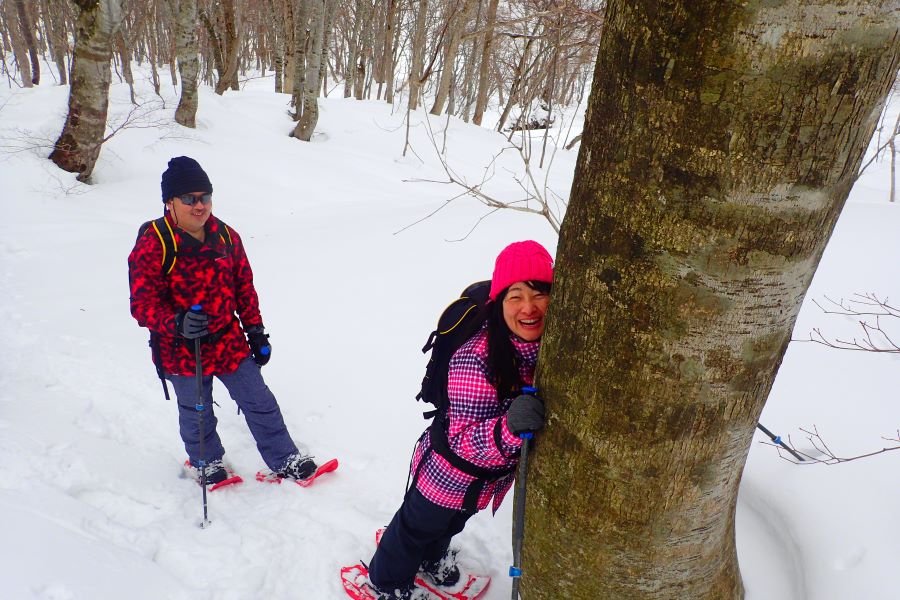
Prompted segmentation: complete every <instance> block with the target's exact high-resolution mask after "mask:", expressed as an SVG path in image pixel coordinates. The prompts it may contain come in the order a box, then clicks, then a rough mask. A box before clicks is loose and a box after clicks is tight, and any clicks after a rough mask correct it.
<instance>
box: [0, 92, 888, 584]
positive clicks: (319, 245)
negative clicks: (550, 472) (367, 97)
mask: <svg viewBox="0 0 900 600" xmlns="http://www.w3.org/2000/svg"><path fill="white" fill-rule="evenodd" d="M271 88H272V83H271V80H269V79H256V80H253V81H251V82H250V83H248V85H247V86H246V89H245V90H244V91H242V92H240V93H233V92H228V93H226V95H225V96H224V97H219V96H216V95H214V94H213V93H212V92H211V91H210V90H209V89H206V88H204V89H203V90H202V91H201V96H200V112H199V115H198V127H197V129H196V130H193V131H191V130H186V129H183V128H181V127H179V126H177V125H175V124H173V123H172V122H171V115H172V113H173V111H174V108H175V106H176V104H177V98H176V96H175V93H174V91H173V90H172V88H171V86H168V87H167V88H166V89H165V91H164V92H163V93H164V102H163V101H161V100H160V99H159V98H157V97H155V96H153V94H152V88H150V86H149V85H148V83H147V81H146V80H141V81H139V82H138V90H137V92H138V95H139V97H140V99H141V101H142V102H143V103H145V106H146V107H149V109H151V110H145V111H144V112H143V113H142V115H141V116H140V119H141V120H140V121H138V122H137V123H132V124H131V125H130V126H128V127H126V128H124V129H122V130H120V131H119V132H118V133H116V135H115V136H114V137H113V138H112V139H111V140H110V141H109V142H108V143H107V144H105V145H104V147H103V151H102V153H101V156H100V160H99V162H98V164H97V167H96V169H95V172H94V185H92V186H86V185H82V184H79V183H77V182H75V180H74V176H73V175H70V174H67V173H64V172H61V171H59V170H58V169H56V167H55V166H54V165H53V164H52V163H51V162H49V161H48V160H46V159H45V156H46V155H47V154H48V153H49V144H51V143H52V141H53V140H54V139H55V137H56V136H57V135H58V133H59V130H60V128H61V126H62V123H63V120H64V117H65V110H66V100H67V94H68V88H63V87H53V86H51V85H44V86H41V87H39V88H35V89H30V90H22V89H12V90H10V89H8V88H0V199H2V206H3V214H4V218H3V220H2V224H0V290H3V294H2V297H0V323H2V324H3V332H4V339H5V343H3V344H2V345H0V597H2V598H4V599H10V600H27V599H41V600H76V599H77V600H81V599H84V600H107V599H119V598H129V599H148V600H150V599H152V600H159V599H180V598H185V599H191V600H195V599H216V600H226V599H227V600H232V599H234V600H237V599H242V600H243V599H266V600H280V599H285V600H286V599H289V598H290V599H297V598H302V599H311V600H332V599H333V600H338V599H340V598H342V597H344V594H343V591H342V590H341V587H340V584H339V581H338V570H339V568H340V566H341V565H344V564H349V563H351V562H355V561H357V560H359V559H364V560H368V558H369V557H370V556H371V553H372V551H373V546H374V542H373V533H374V531H375V529H376V528H377V527H379V526H381V525H383V524H385V523H386V522H387V521H388V520H389V519H390V517H391V515H392V514H393V511H394V510H395V509H396V508H397V506H398V505H399V502H400V499H401V496H402V494H403V491H404V485H405V482H406V472H407V464H408V459H409V455H410V452H411V450H412V445H413V442H414V441H415V439H416V438H417V437H418V435H419V433H420V431H421V429H422V428H423V425H424V422H423V421H422V419H421V417H420V409H421V408H422V406H421V405H417V404H416V403H415V402H414V400H413V397H414V395H415V393H416V391H417V387H418V384H419V381H420V379H421V375H422V370H423V367H424V358H423V356H422V355H421V353H420V352H419V349H420V348H421V346H422V344H423V343H424V340H425V337H426V335H427V333H428V332H429V331H430V329H431V327H432V326H433V323H434V320H435V318H436V316H437V314H438V313H439V311H440V310H441V309H442V308H443V307H444V306H445V305H446V303H447V302H448V300H449V299H450V298H452V297H454V296H455V295H456V294H457V293H458V292H459V291H461V289H462V288H463V287H464V286H465V285H466V284H467V283H469V282H471V281H473V280H476V279H483V278H488V277H489V276H490V271H491V266H492V261H493V257H494V256H495V255H496V253H497V252H498V251H499V250H500V249H501V248H502V247H503V246H505V245H506V244H507V243H509V242H511V241H515V240H520V239H528V238H533V239H537V240H539V241H541V242H542V243H544V244H545V245H546V246H547V247H548V248H551V249H552V248H555V246H556V238H555V234H554V233H553V231H552V229H551V228H550V227H549V226H548V225H547V224H546V223H545V222H544V221H543V220H541V219H540V218H539V217H536V216H533V215H524V214H519V213H513V212H511V211H502V212H499V213H495V214H492V215H490V216H489V217H488V218H486V219H484V220H483V221H481V222H479V219H480V218H481V217H483V216H484V215H486V214H487V213H488V210H487V209H486V208H485V207H483V206H481V205H479V204H477V203H476V201H475V200H472V199H468V198H462V199H458V200H455V201H454V202H451V203H449V204H446V203H447V200H449V199H450V198H452V197H455V196H456V195H457V194H458V193H459V189H458V188H454V187H453V186H450V185H444V184H439V183H427V182H423V180H426V181H427V180H437V181H440V180H444V179H445V176H444V173H443V170H442V168H441V167H440V165H439V162H438V161H437V159H436V155H435V150H434V147H433V144H432V142H431V141H429V138H428V135H427V131H428V128H427V127H426V126H425V125H424V119H425V114H424V111H419V112H417V113H415V114H414V115H413V117H412V127H411V129H410V139H411V143H412V150H413V151H414V152H413V151H411V152H407V155H406V156H405V157H404V156H402V154H403V147H404V138H405V135H406V128H405V123H404V117H405V113H404V112H403V111H393V112H392V109H391V107H390V106H388V105H386V104H384V103H380V102H376V101H366V102H357V101H355V100H344V99H328V100H325V101H324V102H322V114H321V119H320V121H319V127H318V129H317V133H316V136H315V137H314V139H313V143H309V144H307V143H301V142H298V141H296V140H294V139H291V138H289V137H288V136H287V133H288V132H289V131H290V129H291V128H292V123H291V121H290V119H289V118H288V116H287V97H286V96H283V95H276V94H274V93H273V92H271V91H270V89H271ZM129 109H130V104H129V102H128V93H127V87H126V86H124V85H122V84H119V83H116V84H115V85H114V86H113V89H112V106H111V117H112V121H113V122H114V124H115V123H121V122H122V120H123V118H124V116H125V115H126V114H127V113H128V111H129ZM890 122H893V121H892V120H891V121H890ZM431 123H432V125H431V127H432V129H433V130H434V132H435V134H434V135H435V136H436V140H435V141H436V143H437V146H438V147H442V146H443V145H444V143H445V138H444V136H445V133H446V147H447V156H448V160H449V162H450V164H451V165H452V166H453V168H454V169H456V170H457V171H459V172H460V173H463V174H465V175H466V176H467V177H469V178H470V179H471V180H473V181H477V180H480V179H481V178H482V174H483V170H484V168H485V166H486V165H487V164H488V163H489V162H490V160H491V158H492V157H494V156H496V155H498V154H499V158H498V160H497V163H496V168H495V169H494V175H493V178H492V179H491V180H490V182H489V184H488V185H489V188H490V190H491V192H492V194H494V195H495V196H497V197H499V198H518V197H521V195H522V194H521V190H520V188H519V186H518V184H517V183H516V181H515V179H514V174H515V173H520V172H521V166H520V161H519V159H518V157H517V155H516V154H515V153H513V152H509V151H507V152H503V153H500V150H501V149H502V148H504V147H505V142H504V140H503V137H502V136H500V135H499V134H496V133H494V132H492V131H490V130H488V129H485V128H479V127H474V126H469V125H465V124H463V123H461V122H460V121H458V120H456V119H449V121H448V120H447V119H446V118H441V119H437V118H434V119H432V121H431ZM141 124H144V125H154V124H155V125H154V126H151V127H138V126H137V125H141ZM445 129H446V132H445ZM576 129H577V128H576ZM576 152H577V148H576V150H573V151H565V150H560V151H559V152H557V153H556V155H555V158H554V160H553V166H552V169H551V170H550V173H549V178H548V182H549V186H550V188H552V189H553V190H555V191H556V193H558V194H560V195H563V196H567V195H568V189H569V186H570V184H571V177H572V171H573V168H574V163H575V159H576ZM178 155H189V156H192V157H194V158H196V159H198V160H199V161H200V163H201V164H202V165H203V166H204V168H205V169H206V171H207V172H208V173H209V175H210V178H211V179H212V181H213V185H214V187H215V213H216V214H217V215H218V216H219V217H221V218H222V219H224V220H225V221H226V222H228V223H229V224H230V225H232V226H233V227H235V228H236V229H237V230H238V231H239V232H240V233H241V235H242V236H243V239H244V242H245V244H246V246H247V249H248V253H249V255H250V259H251V262H252V263H253V267H254V271H255V276H256V285H257V288H258V290H259V293H260V298H261V305H262V311H263V317H264V319H265V322H266V326H267V329H268V330H269V332H270V333H271V335H272V338H271V341H272V344H273V348H274V350H273V359H272V362H271V363H270V365H269V366H267V367H266V368H265V370H264V375H265V377H266V379H267V382H268V384H269V386H270V387H271V389H272V390H273V391H274V392H275V394H276V396H277V397H278V399H279V401H280V404H281V406H282V410H283V412H284V415H285V418H286V421H287V423H288V426H289V428H290V430H291V432H292V434H293V436H294V437H295V439H296V440H298V441H300V442H302V443H303V444H305V445H306V446H307V447H308V448H309V449H310V450H311V451H312V452H313V453H314V454H315V455H316V456H317V457H319V458H320V459H326V458H330V457H338V458H339V459H340V460H341V468H340V470H339V471H338V472H337V473H335V474H333V475H331V476H329V480H328V481H323V483H322V484H321V485H316V486H314V487H311V488H309V489H302V488H300V487H298V486H292V485H282V486H272V485H264V484H260V483H256V482H255V481H252V479H253V474H254V473H255V471H256V470H257V469H259V468H261V467H262V466H263V465H262V461H261V459H260V458H259V456H258V454H257V452H256V450H255V447H254V445H253V442H252V439H251V437H250V435H249V433H248V431H247V430H246V426H245V424H244V422H243V418H242V417H240V416H238V415H237V414H236V410H235V406H234V403H233V402H232V401H231V400H230V399H229V398H228V395H227V393H226V392H225V390H224V388H223V387H221V386H219V384H218V383H217V384H216V388H215V394H216V399H217V400H218V403H219V407H217V408H216V410H217V414H218V416H219V419H220V433H221V435H222V438H223V441H224V443H225V446H226V450H227V454H226V458H227V459H228V460H230V462H231V463H232V464H233V465H234V467H235V468H236V469H237V470H238V471H239V472H240V473H242V474H243V475H244V476H245V477H247V478H248V481H247V482H246V483H245V484H243V485H242V486H240V487H237V488H231V489H225V490H222V491H220V492H215V493H212V494H210V498H209V510H210V518H211V520H212V521H213V526H212V527H210V528H208V529H200V528H199V527H198V526H197V524H198V522H199V520H200V515H201V497H200V491H199V489H198V488H197V486H196V485H195V484H194V483H192V482H190V481H188V480H185V479H181V478H179V476H178V475H179V473H180V470H181V466H180V465H181V462H182V461H183V460H184V451H183V448H182V445H181V441H180V439H179V437H178V431H177V420H176V419H177V417H176V410H175V406H174V403H173V402H166V401H165V400H164V399H163V397H162V390H161V389H160V385H159V382H158V380H157V379H156V374H155V371H154V369H153V367H152V365H151V363H150V356H149V350H148V348H147V345H146V339H147V335H146V331H145V330H142V329H140V328H138V327H137V325H136V323H135V322H134V320H133V319H132V318H131V316H130V314H129V309H128V288H127V274H126V273H127V271H126V257H127V255H128V252H129V251H130V249H131V246H132V244H133V242H134V236H135V233H136V231H137V227H138V225H140V224H141V223H142V222H143V221H145V220H148V219H150V218H153V217H155V216H157V215H159V214H161V210H162V205H161V202H160V196H159V179H160V174H161V173H162V171H163V170H164V169H165V166H166V162H167V160H168V159H169V158H170V157H172V156H178ZM886 168H887V167H886V165H885V164H883V163H882V164H877V165H874V166H873V167H872V168H871V169H870V171H869V172H868V173H867V175H866V177H867V179H866V187H865V190H864V193H856V194H855V195H854V197H853V199H852V201H851V202H850V203H848V205H847V207H846V209H845V211H844V214H843V215H842V217H841V220H840V222H839V224H838V228H837V231H836V232H835V235H834V237H833V239H832V240H831V242H830V244H829V247H828V250H827V252H826V254H825V257H824V259H823V261H822V264H821V267H820V270H819V272H818V274H817V276H816V278H815V280H814V282H813V285H812V288H811V290H810V293H809V296H808V301H807V305H805V306H804V310H803V312H802V314H801V316H800V319H799V322H798V324H797V329H796V332H795V337H797V338H805V337H806V336H807V333H808V332H809V330H810V329H811V328H813V327H822V328H823V330H824V331H826V332H829V333H833V334H835V335H845V336H850V335H854V334H856V335H858V332H857V328H858V326H857V325H856V324H855V323H854V322H853V321H852V320H850V319H844V318H840V317H835V316H828V315H824V314H822V312H821V311H820V310H819V309H818V308H816V307H815V306H814V305H812V304H811V303H809V299H812V298H821V297H822V296H823V295H829V296H832V297H848V296H850V295H852V294H853V293H854V292H876V293H878V294H880V295H882V296H888V297H890V296H892V295H896V294H897V293H898V292H900V281H898V278H897V276H896V273H897V270H896V267H895V264H896V260H897V256H898V254H900V237H898V235H897V231H898V230H900V208H898V207H897V206H895V205H892V204H888V203H887V202H886V195H887V193H886V189H887V182H886V179H885V177H884V174H885V169H886ZM539 175H540V177H543V176H544V174H539ZM445 204H446V205H445ZM442 206H444V208H443V209H442V210H440V211H439V212H437V214H435V215H434V216H432V217H430V218H428V219H425V220H424V221H422V222H420V223H418V224H416V225H415V226H413V227H409V228H407V226H409V225H411V224H413V223H415V222H417V221H419V220H420V219H422V218H423V217H425V216H426V215H428V214H430V213H432V212H433V211H435V210H436V209H438V208H439V207H442ZM476 225H477V227H475V226H476ZM473 227H474V230H473ZM401 230H402V232H400V233H397V232H399V231H401ZM897 366H898V362H897V356H895V355H889V354H871V353H851V352H839V351H835V350H829V349H827V348H824V347H822V346H818V345H814V344H809V343H806V344H803V343H795V344H792V345H791V347H790V349H789V351H788V354H787V356H786V358H785V361H784V364H783V366H782V369H781V372H780V374H779V376H778V379H777V381H776V385H775V389H774V390H773V393H772V396H771V399H770V401H769V403H768V405H767V407H766V410H765V412H764V414H763V420H762V422H763V423H764V424H765V425H766V426H767V427H769V428H770V429H772V430H773V431H775V432H777V433H780V434H782V435H784V436H787V435H788V434H791V436H792V438H793V439H794V440H795V441H797V442H798V445H800V446H807V445H808V444H806V442H805V440H804V439H803V434H802V433H801V432H800V431H799V428H800V427H805V428H809V427H813V426H816V427H818V430H819V432H820V433H821V434H822V436H823V437H824V438H825V439H826V441H827V442H828V443H829V444H830V447H831V448H832V450H834V451H835V452H836V453H838V454H842V455H854V454H861V453H864V452H868V451H871V450H873V449H878V448H881V447H883V446H890V445H897V444H896V443H894V444H891V443H890V442H885V441H884V440H882V439H881V437H882V436H887V437H891V436H893V437H896V435H897V433H896V432H897V429H898V427H900V404H898V403H897V402H896V398H895V393H894V387H895V386H894V385H893V384H894V382H895V380H896V376H895V374H896V369H897ZM764 439H766V438H764V436H762V434H759V435H758V436H757V443H754V445H753V448H752V450H751V453H750V458H749V461H748V463H747V469H746V471H745V475H744V480H743V486H742V489H741V496H740V502H739V507H738V531H737V536H738V547H739V554H740V560H741V568H742V571H743V574H744V578H745V584H746V588H747V598H749V599H751V600H762V599H765V600H779V599H785V600H788V599H791V600H793V599H798V600H801V599H814V600H847V599H865V600H888V599H892V598H896V597H897V589H900V574H898V573H900V569H897V566H898V557H900V515H898V511H897V501H898V499H900V478H898V477H896V472H897V468H898V461H900V451H898V452H894V453H890V452H889V453H885V454H882V455H879V456H875V457H873V458H869V459H865V460H860V461H855V462H850V463H846V464H842V465H839V466H824V465H814V466H796V465H793V464H791V463H789V462H787V461H785V460H782V459H780V458H779V457H778V455H777V453H776V452H775V450H774V449H773V448H771V447H769V446H765V445H763V444H761V443H758V442H761V441H763V440H764ZM511 504H512V503H511V502H509V501H507V502H506V504H505V505H504V507H503V508H502V509H501V511H500V512H499V513H498V515H497V516H496V517H495V518H491V517H490V515H489V514H487V513H484V514H480V515H478V516H477V517H476V518H474V519H473V520H472V521H470V524H469V526H468V527H467V528H466V530H465V532H464V533H463V534H462V535H460V536H459V538H458V545H459V546H460V547H461V548H462V549H463V552H462V554H461V556H462V557H463V561H464V564H466V565H467V566H468V567H470V568H472V569H476V570H478V571H482V572H485V573H488V574H491V575H493V577H494V583H493V584H492V588H491V589H490V591H489V592H488V594H487V595H486V596H485V598H486V600H499V599H501V598H507V597H508V596H509V580H508V578H507V577H506V575H505V573H506V570H507V567H508V565H509V564H510V561H511V551H510V548H509V539H510V538H509V529H510V513H511Z"/></svg>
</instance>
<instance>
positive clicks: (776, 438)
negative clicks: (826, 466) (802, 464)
mask: <svg viewBox="0 0 900 600" xmlns="http://www.w3.org/2000/svg"><path fill="white" fill-rule="evenodd" d="M756 427H757V428H758V429H759V430H760V431H762V432H763V433H764V434H766V435H767V436H769V439H771V440H772V441H773V442H775V443H776V444H778V445H779V446H781V447H782V448H784V449H785V450H787V451H788V452H790V453H791V456H793V457H794V458H796V459H797V460H800V461H803V460H805V459H804V458H803V457H802V456H800V455H799V454H797V453H796V452H794V450H793V449H792V448H790V447H788V445H787V444H785V443H784V442H782V441H781V436H780V435H775V434H774V433H772V432H771V431H769V430H768V429H766V428H765V427H763V424H762V423H757V424H756Z"/></svg>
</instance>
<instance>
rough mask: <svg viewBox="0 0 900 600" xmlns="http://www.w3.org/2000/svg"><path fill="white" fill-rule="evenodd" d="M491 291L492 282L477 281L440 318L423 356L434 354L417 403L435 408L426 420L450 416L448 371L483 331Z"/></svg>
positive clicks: (423, 349)
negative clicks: (462, 348) (461, 350)
mask: <svg viewBox="0 0 900 600" xmlns="http://www.w3.org/2000/svg"><path fill="white" fill-rule="evenodd" d="M490 291H491V282H490V281H477V282H475V283H473V284H472V285H470V286H469V287H467V288H466V289H464V290H463V291H462V293H461V294H460V295H459V298H457V299H456V300H454V301H453V302H451V303H450V305H449V306H448V307H447V308H445V309H444V312H442V313H441V316H440V317H439V318H438V323H437V329H435V330H434V331H432V332H431V335H429V336H428V341H427V342H425V345H424V346H423V347H422V353H423V354H427V353H428V352H431V357H430V358H429V359H428V365H427V366H426V367H425V377H423V378H422V389H421V390H420V391H419V393H418V395H417V396H416V400H421V401H422V402H427V403H429V404H432V405H434V410H429V411H427V412H425V413H423V416H424V417H425V418H426V419H430V418H432V417H437V419H442V418H443V417H444V415H445V414H446V412H447V401H448V400H447V371H448V370H449V367H450V358H452V357H453V353H454V352H456V351H457V350H458V349H459V347H460V346H462V345H463V344H465V343H466V341H467V340H468V339H469V338H470V337H472V336H473V335H475V333H476V332H477V331H478V330H479V329H481V326H482V325H483V324H484V321H485V316H486V315H485V313H484V307H485V305H486V304H487V301H488V294H489V293H490Z"/></svg>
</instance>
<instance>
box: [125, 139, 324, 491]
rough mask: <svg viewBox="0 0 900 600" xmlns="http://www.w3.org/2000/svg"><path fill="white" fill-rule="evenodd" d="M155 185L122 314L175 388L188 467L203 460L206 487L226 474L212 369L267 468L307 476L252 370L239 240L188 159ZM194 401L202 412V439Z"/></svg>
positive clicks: (265, 356)
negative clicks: (153, 213)
mask: <svg viewBox="0 0 900 600" xmlns="http://www.w3.org/2000/svg"><path fill="white" fill-rule="evenodd" d="M161 187H162V200H163V202H164V203H165V211H164V217H163V218H160V219H157V220H156V221H153V222H151V223H150V224H149V226H148V227H146V228H144V230H143V231H142V232H141V233H140V234H139V235H138V239H137V241H136V242H135V245H134V249H133V250H132V251H131V254H130V255H129V257H128V277H129V283H130V287H131V314H132V315H133V316H134V318H135V319H137V322H138V324H139V325H141V326H142V327H147V328H148V329H150V339H151V347H152V348H153V354H154V362H155V363H156V365H157V369H158V371H159V372H160V377H165V379H167V380H168V381H170V382H171V383H172V387H173V388H174V389H175V395H176V397H177V399H178V418H179V425H180V431H181V439H182V440H183V441H184V447H185V450H186V451H187V454H188V458H189V460H190V464H191V465H192V467H193V468H194V469H195V474H197V475H198V479H199V471H196V470H197V469H198V468H199V467H200V465H201V464H204V465H206V466H205V470H206V482H207V484H208V485H212V484H215V483H218V482H220V481H223V480H224V479H226V478H227V477H228V472H227V469H226V467H225V465H224V464H223V462H222V457H223V455H224V454H225V450H224V448H223V447H222V441H221V440H220V439H219V436H218V434H217V433H216V423H217V420H216V417H215V414H214V412H213V403H212V378H213V377H214V376H215V377H217V378H218V379H219V380H220V381H221V382H222V383H223V384H225V387H226V388H227V389H228V393H229V394H230V395H231V397H232V398H233V399H234V401H235V402H236V403H237V405H238V407H239V408H240V410H241V411H242V412H243V413H244V418H245V419H246V420H247V425H248V426H249V428H250V433H252V434H253V438H254V439H255V440H256V445H257V448H258V449H259V453H260V454H261V455H262V458H263V460H264V461H265V463H266V465H268V467H269V468H270V469H271V470H272V471H273V472H274V473H275V474H276V475H278V476H280V477H285V478H291V479H306V478H307V477H309V476H310V475H312V474H313V473H314V472H315V470H316V464H315V462H314V461H313V458H312V457H311V456H308V455H305V454H304V453H302V452H300V451H299V450H298V449H297V446H296V444H294V441H293V440H292V439H291V436H290V434H289V433H288V430H287V427H286V426H285V424H284V419H283V418H282V416H281V409H280V408H279V407H278V402H277V401H276V400H275V396H274V395H273V394H272V392H271V391H270V390H269V388H268V387H267V386H266V383H265V381H263V378H262V374H261V372H260V368H261V367H262V366H263V365H265V364H266V363H267V362H268V361H269V358H270V357H271V348H272V347H271V345H270V344H269V341H268V337H269V336H268V335H267V334H266V333H265V329H264V327H263V322H262V316H261V315H260V313H259V299H258V297H257V295H256V288H254V286H253V271H252V270H251V269H250V262H249V261H248V260H247V254H246V253H245V251H244V245H243V243H242V242H241V238H240V236H239V235H238V233H237V232H236V231H235V230H234V229H232V228H230V227H229V226H227V225H226V224H225V223H223V222H222V221H220V220H219V219H217V218H216V217H215V216H213V214H212V191H213V188H212V184H211V183H210V181H209V177H207V175H206V173H205V172H204V171H203V169H202V168H201V167H200V165H199V164H198V163H197V161H195V160H194V159H192V158H189V157H187V156H179V157H176V158H173V159H172V160H170V161H169V165H168V168H167V169H166V171H165V172H164V173H163V175H162V183H161ZM164 239H168V240H170V241H169V243H168V244H167V243H164ZM167 246H171V248H167ZM173 249H174V262H173V261H172V259H173V255H172V250H173ZM192 307H193V309H192ZM245 335H246V338H245ZM197 339H199V340H200V342H201V343H200V352H201V357H200V358H201V363H202V367H203V378H202V382H203V383H202V389H203V401H202V402H198V398H197V380H196V365H197V362H196V361H197V357H196V356H195V355H194V345H195V340H197ZM164 385H165V384H164ZM198 406H199V407H202V412H204V413H205V417H204V440H203V441H202V443H201V440H200V418H201V410H198ZM201 448H202V449H203V450H202V452H203V454H204V455H203V456H201Z"/></svg>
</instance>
